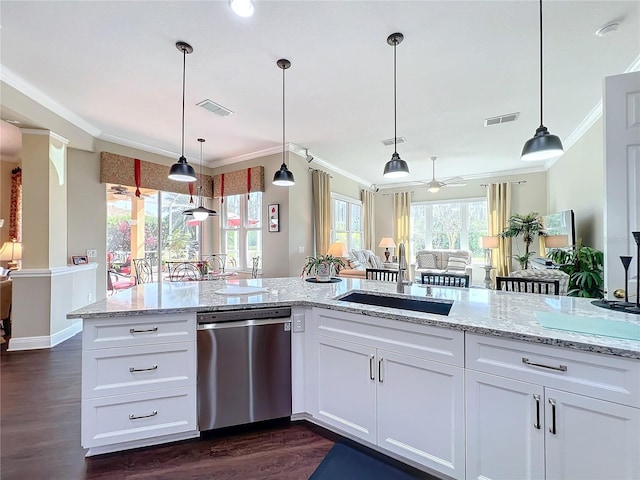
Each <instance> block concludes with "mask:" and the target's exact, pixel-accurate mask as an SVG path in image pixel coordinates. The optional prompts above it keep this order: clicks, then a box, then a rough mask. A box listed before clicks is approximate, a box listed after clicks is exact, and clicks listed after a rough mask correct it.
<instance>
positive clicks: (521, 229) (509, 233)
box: [499, 212, 546, 270]
mask: <svg viewBox="0 0 640 480" xmlns="http://www.w3.org/2000/svg"><path fill="white" fill-rule="evenodd" d="M520 235H522V241H523V242H524V248H525V251H524V255H514V256H513V258H515V259H516V260H517V261H518V263H519V264H520V266H521V267H522V269H523V270H526V269H527V268H529V260H530V259H531V257H532V256H533V254H534V253H535V252H531V251H529V248H530V247H531V244H532V243H533V238H534V237H535V236H536V235H538V236H540V237H544V236H546V233H545V231H544V225H543V224H542V219H541V218H540V217H538V212H531V213H528V214H526V215H520V214H519V213H516V214H514V215H511V216H510V217H509V225H508V226H507V228H505V229H504V231H503V232H502V233H500V234H499V236H500V237H502V238H513V237H519V236H520Z"/></svg>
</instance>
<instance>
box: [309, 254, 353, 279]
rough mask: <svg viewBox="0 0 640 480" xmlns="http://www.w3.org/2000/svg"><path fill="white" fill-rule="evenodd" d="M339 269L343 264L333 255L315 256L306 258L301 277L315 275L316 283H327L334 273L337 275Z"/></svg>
mask: <svg viewBox="0 0 640 480" xmlns="http://www.w3.org/2000/svg"><path fill="white" fill-rule="evenodd" d="M341 268H344V262H343V261H342V259H341V258H339V257H334V256H333V255H317V256H315V257H307V259H306V261H305V264H304V266H303V267H302V273H301V275H302V276H304V275H307V276H309V275H315V277H316V281H318V282H328V281H329V280H331V276H332V275H333V273H334V272H335V273H336V275H337V274H338V273H339V272H340V269H341Z"/></svg>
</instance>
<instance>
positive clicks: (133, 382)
mask: <svg viewBox="0 0 640 480" xmlns="http://www.w3.org/2000/svg"><path fill="white" fill-rule="evenodd" d="M195 327H196V321H195V315H194V314H166V315H141V316H131V317H114V318H95V319H85V320H84V328H83V334H82V407H81V411H82V432H81V436H82V446H83V447H85V448H89V452H88V453H87V455H94V454H99V453H106V452H111V451H118V450H123V449H127V448H135V447H140V446H146V445H153V444H155V443H165V442H168V441H172V440H179V439H184V438H190V437H195V436H197V435H198V429H197V419H196V381H197V380H196V378H197V375H196V335H195V331H196V330H195Z"/></svg>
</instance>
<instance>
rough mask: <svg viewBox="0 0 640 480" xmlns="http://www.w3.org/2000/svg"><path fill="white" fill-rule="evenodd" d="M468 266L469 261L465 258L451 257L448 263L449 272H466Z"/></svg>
mask: <svg viewBox="0 0 640 480" xmlns="http://www.w3.org/2000/svg"><path fill="white" fill-rule="evenodd" d="M466 266H467V259H466V258H464V257H453V256H452V257H449V262H447V270H452V271H456V272H460V271H462V272H464V269H465V267H466Z"/></svg>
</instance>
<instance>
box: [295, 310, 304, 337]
mask: <svg viewBox="0 0 640 480" xmlns="http://www.w3.org/2000/svg"><path fill="white" fill-rule="evenodd" d="M293 331H294V332H304V314H303V313H294V314H293Z"/></svg>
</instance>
